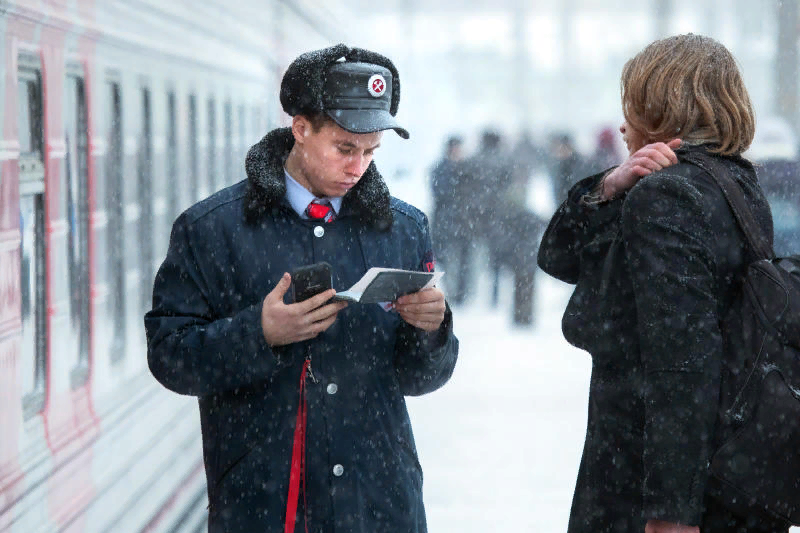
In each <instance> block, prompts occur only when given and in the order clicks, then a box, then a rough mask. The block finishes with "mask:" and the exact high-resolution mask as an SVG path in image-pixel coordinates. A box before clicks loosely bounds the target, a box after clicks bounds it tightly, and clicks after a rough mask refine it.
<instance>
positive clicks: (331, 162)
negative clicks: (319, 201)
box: [292, 117, 383, 197]
mask: <svg viewBox="0 0 800 533" xmlns="http://www.w3.org/2000/svg"><path fill="white" fill-rule="evenodd" d="M295 119H296V120H300V121H303V122H305V124H303V123H301V124H295V126H296V127H295V143H296V145H299V148H300V154H301V155H302V158H301V159H300V161H299V164H300V167H301V170H302V175H301V176H292V177H293V178H295V179H296V180H297V181H298V182H299V183H300V184H301V185H303V186H304V187H306V188H307V189H308V190H309V191H311V192H312V194H314V195H315V196H318V197H322V196H329V197H338V196H344V195H345V193H347V191H349V190H350V189H351V188H353V187H354V186H355V184H356V183H358V180H360V179H361V176H363V175H364V172H366V170H367V167H368V166H369V164H370V163H371V162H372V158H373V156H374V154H375V150H377V148H378V147H379V146H380V142H381V137H382V136H383V132H382V131H377V132H374V133H350V132H349V131H346V130H344V129H342V128H341V127H339V126H338V125H337V124H335V123H333V122H326V123H325V124H324V125H323V126H322V127H321V128H320V129H319V130H318V131H314V129H313V128H312V127H311V123H310V122H309V121H308V120H307V119H305V117H295ZM297 126H299V127H297Z"/></svg>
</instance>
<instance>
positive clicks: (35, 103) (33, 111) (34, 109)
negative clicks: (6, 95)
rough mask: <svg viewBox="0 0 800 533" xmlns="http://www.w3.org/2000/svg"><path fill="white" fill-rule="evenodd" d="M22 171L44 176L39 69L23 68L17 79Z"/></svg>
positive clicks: (24, 175) (28, 174) (24, 174)
mask: <svg viewBox="0 0 800 533" xmlns="http://www.w3.org/2000/svg"><path fill="white" fill-rule="evenodd" d="M17 101H18V103H19V106H18V110H19V112H18V126H19V144H20V172H21V174H22V175H23V179H24V178H25V177H28V178H30V179H44V157H43V152H44V151H43V146H44V133H43V128H42V80H41V74H40V73H39V70H38V69H34V68H21V69H20V70H19V72H18V82H17Z"/></svg>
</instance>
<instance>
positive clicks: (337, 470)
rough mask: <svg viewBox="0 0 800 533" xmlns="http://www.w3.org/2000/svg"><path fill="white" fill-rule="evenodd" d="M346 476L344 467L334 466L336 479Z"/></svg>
mask: <svg viewBox="0 0 800 533" xmlns="http://www.w3.org/2000/svg"><path fill="white" fill-rule="evenodd" d="M342 474H344V467H343V466H342V465H334V466H333V475H334V476H336V477H339V476H341V475H342Z"/></svg>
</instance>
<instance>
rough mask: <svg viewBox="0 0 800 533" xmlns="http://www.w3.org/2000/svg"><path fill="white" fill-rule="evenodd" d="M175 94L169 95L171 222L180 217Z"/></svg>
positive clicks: (168, 174) (168, 152)
mask: <svg viewBox="0 0 800 533" xmlns="http://www.w3.org/2000/svg"><path fill="white" fill-rule="evenodd" d="M177 121H178V118H177V110H176V104H175V93H174V92H172V91H170V92H169V93H167V183H169V186H168V188H167V190H168V192H167V195H168V198H167V202H168V204H167V211H168V213H167V218H169V220H170V221H172V220H174V219H175V218H176V217H177V216H178V209H179V202H180V189H181V187H180V185H181V183H180V179H179V178H178V131H177Z"/></svg>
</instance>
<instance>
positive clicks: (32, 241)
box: [17, 58, 47, 419]
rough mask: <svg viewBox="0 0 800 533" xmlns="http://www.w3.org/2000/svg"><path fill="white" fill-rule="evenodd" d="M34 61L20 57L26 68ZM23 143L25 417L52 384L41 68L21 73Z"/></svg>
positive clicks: (39, 407)
mask: <svg viewBox="0 0 800 533" xmlns="http://www.w3.org/2000/svg"><path fill="white" fill-rule="evenodd" d="M26 63H28V62H27V61H25V59H24V58H20V65H24V64H26ZM17 89H18V92H17V98H18V102H19V105H18V111H19V113H18V127H19V140H20V178H19V179H20V186H19V193H20V205H19V207H20V213H19V222H20V236H21V240H20V254H19V255H20V288H21V291H20V292H21V294H20V307H21V309H20V311H21V318H22V345H21V349H20V352H21V362H22V366H23V382H22V387H23V389H22V390H23V394H24V396H23V397H22V411H23V416H24V417H25V418H26V419H28V418H30V417H32V416H34V415H36V414H37V413H39V412H41V410H42V408H43V407H44V401H45V390H46V380H47V338H46V336H45V335H46V331H47V323H46V320H47V314H46V311H47V293H46V290H47V284H46V279H47V277H46V271H45V269H46V268H47V266H46V265H47V264H46V262H45V231H44V230H45V219H44V204H45V202H44V165H43V149H42V148H43V139H44V131H43V128H42V125H43V121H42V113H43V105H42V104H43V102H42V90H41V89H42V83H41V75H40V71H39V70H38V68H27V67H21V68H20V70H19V72H18V84H17Z"/></svg>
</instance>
